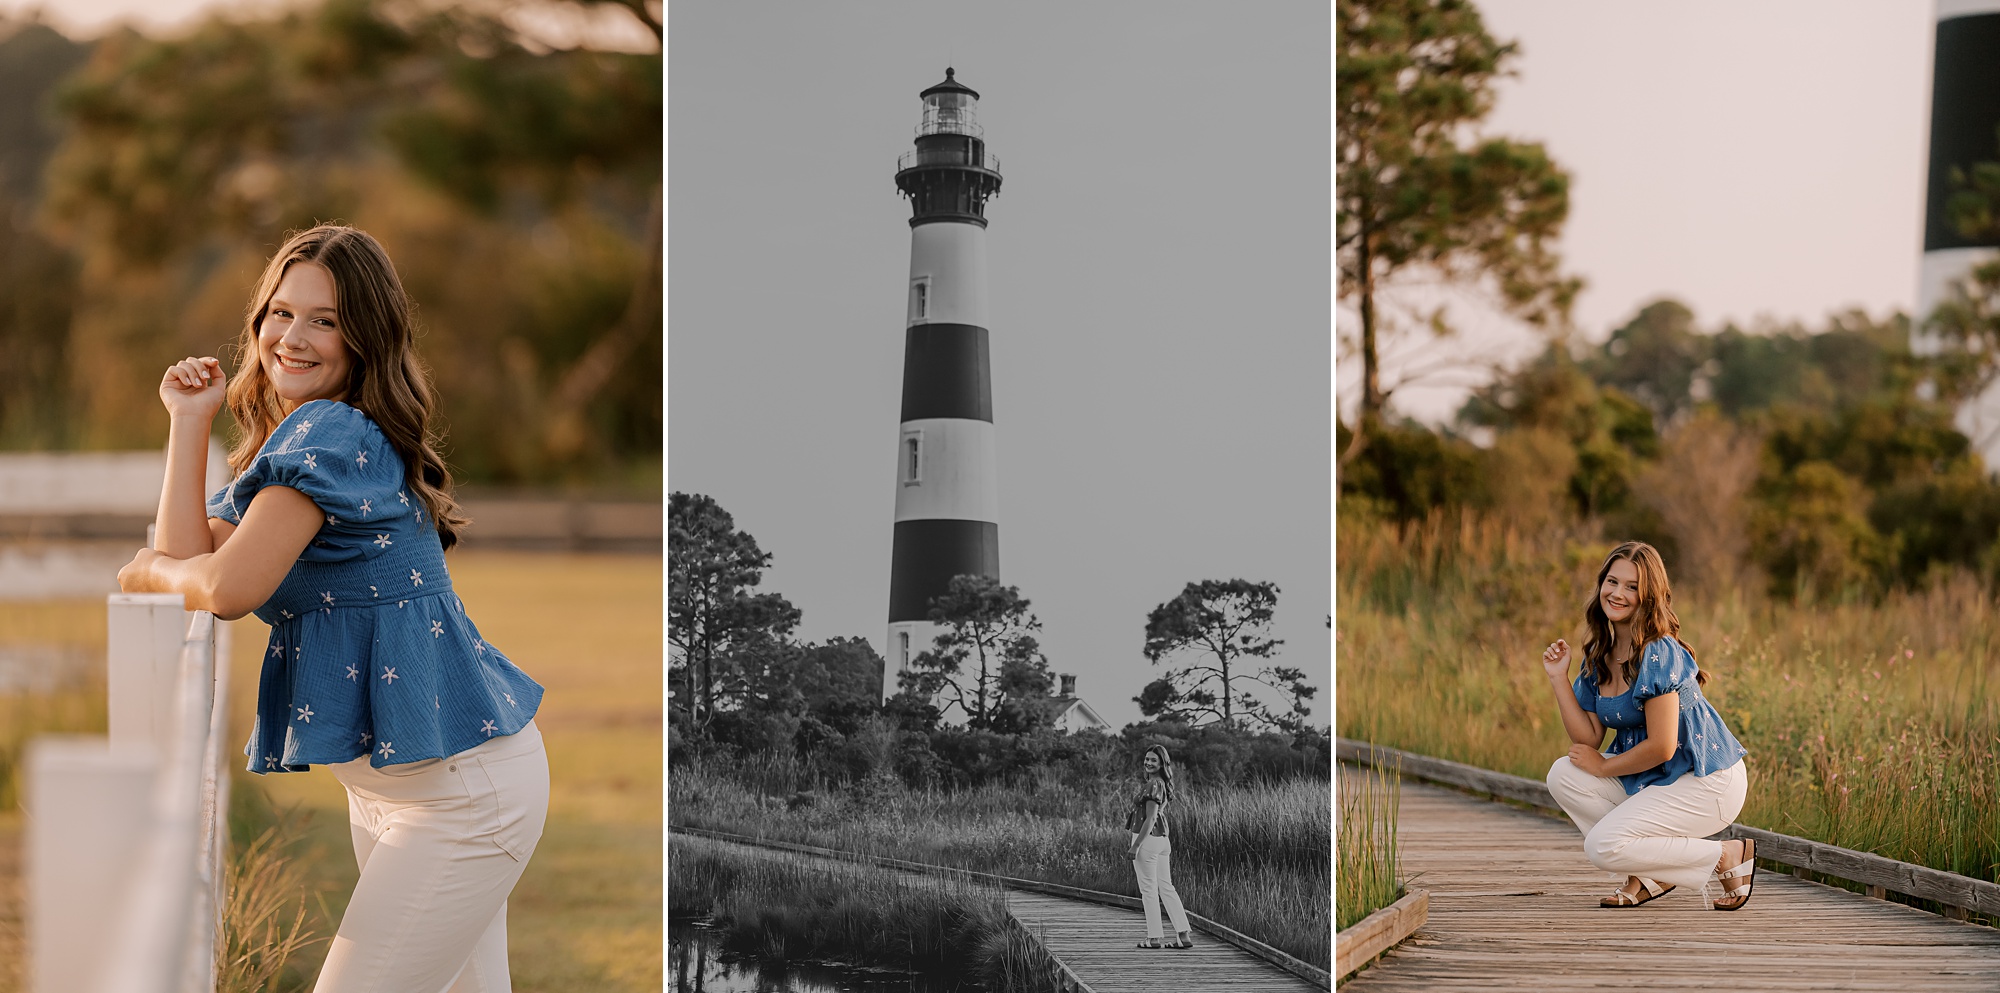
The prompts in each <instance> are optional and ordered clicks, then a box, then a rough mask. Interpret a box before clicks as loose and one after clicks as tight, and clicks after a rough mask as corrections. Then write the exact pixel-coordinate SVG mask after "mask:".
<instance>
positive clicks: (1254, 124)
mask: <svg viewBox="0 0 2000 993" xmlns="http://www.w3.org/2000/svg"><path fill="white" fill-rule="evenodd" d="M1315 6H1316V5H1311V4H1307V5H1285V6H1283V7H1282V8H1281V7H1280V6H1279V5H1249V6H1232V5H1218V4H1212V3H1156V2H1125V3H1091V4H1073V3H1064V2H1042V3H1009V4H973V3H956V4H954V3H935V2H930V3H901V4H896V3H880V4H870V5H865V6H854V5H840V4H828V5H822V4H793V5H788V6H783V7H777V6H772V5H759V4H677V5H674V6H672V7H671V8H670V10H669V21H668V108H667V116H668V214H667V231H668V259H667V262H668V277H667V282H668V298H667V307H668V391H667V400H668V449H667V459H668V464H667V474H668V480H667V482H668V486H669V488H670V489H672V490H676V491H688V492H695V493H705V494H708V495H710V496H712V497H714V498H715V499H716V500H717V501H718V502H719V503H720V504H721V505H722V506H723V507H724V508H725V509H727V510H728V511H729V512H730V513H732V514H733V515H734V517H735V520H736V523H737V525H738V527H739V528H741V529H743V530H745V531H748V532H749V533H750V534H752V535H753V536H755V538H756V539H757V541H758V543H759V545H760V546H761V547H762V548H763V549H764V550H765V551H767V552H770V553H772V555H773V556H774V565H773V568H771V569H770V570H769V571H768V572H767V573H766V574H765V576H764V583H763V587H762V588H765V589H772V590H776V591H778V592H780V593H783V594H784V595H785V596H786V597H788V598H790V599H791V601H792V602H793V603H794V604H796V605H797V606H799V607H800V608H801V609H802V610H803V612H804V619H803V623H802V624H801V626H800V629H799V633H800V634H801V636H803V637H805V638H809V639H812V640H821V639H824V638H828V637H834V636H852V635H859V636H863V637H866V638H868V639H869V641H870V642H872V643H873V644H874V645H875V646H876V648H877V650H878V651H879V650H881V649H882V647H883V644H882V643H883V640H884V637H885V628H886V625H887V617H888V587H889V552H890V539H891V535H892V527H893V515H894V501H895V485H896V480H895V454H896V453H895V447H896V442H897V436H898V418H899V398H900V390H901V376H902V350H903V325H904V298H905V293H906V292H907V291H906V289H905V286H906V282H907V279H908V272H909V251H910V248H909V246H910V229H909V226H908V221H909V216H910V210H909V205H908V203H907V201H904V200H903V199H901V197H900V196H899V194H898V193H897V191H896V188H895V184H894V174H895V162H896V157H897V155H899V154H900V153H902V152H903V151H905V150H907V149H909V148H910V147H911V141H912V138H913V130H914V128H915V126H916V124H917V121H918V116H919V111H920V108H921V104H920V101H919V98H918V92H919V91H921V90H923V89H924V88H926V87H928V86H930V85H932V84H934V83H937V82H940V81H942V80H943V78H944V70H945V68H946V66H948V65H949V66H952V67H954V68H955V69H956V70H957V78H958V79H959V81H960V82H963V83H965V84H966V85H968V86H970V87H972V88H973V89H975V90H977V91H979V93H980V94H981V97H982V99H981V101H980V105H979V114H980V121H981V123H982V124H983V126H984V127H985V137H986V140H987V143H988V145H987V147H988V150H989V151H990V152H992V153H993V154H995V155H997V156H999V158H1000V161H1001V169H1000V171H1001V173H1002V175H1003V177H1004V185H1003V187H1002V189H1001V192H1000V195H999V196H998V198H997V199H995V200H994V201H993V202H991V203H990V204H989V205H988V207H987V211H986V216H987V219H988V220H989V222H990V226H989V228H988V232H987V237H988V252H989V262H988V272H987V278H988V286H989V291H990V294H991V298H992V319H991V322H992V327H991V328H990V331H991V334H992V338H991V341H992V346H991V347H992V363H993V398H994V399H993V404H994V421H995V426H996V431H997V437H998V471H999V479H1000V482H999V503H1000V520H999V533H1000V573H1001V580H1002V582H1004V583H1007V584H1009V585H1014V586H1018V587H1019V588H1020V590H1021V593H1022V595H1024V596H1025V597H1027V598H1028V599H1029V600H1030V602H1031V604H1032V608H1033V610H1034V613H1035V614H1036V615H1037V616H1038V617H1039V618H1040V620H1041V622H1042V624H1043V634H1042V638H1041V642H1042V646H1043V648H1044V650H1045V652H1046V653H1047V655H1048V656H1049V659H1050V663H1051V667H1052V669H1054V670H1055V671H1056V672H1058V673H1074V674H1076V675H1077V676H1078V684H1077V689H1078V694H1079V695H1080V696H1081V697H1082V698H1083V699H1084V700H1085V701H1087V702H1088V703H1090V705H1091V706H1092V707H1093V708H1094V709H1095V710H1096V711H1097V712H1098V713H1099V714H1101V715H1102V716H1103V717H1104V718H1105V719H1106V720H1107V721H1109V722H1110V723H1111V724H1112V725H1113V726H1114V727H1117V726H1121V725H1123V724H1126V723H1129V722H1131V721H1134V720H1138V719H1139V716H1140V715H1139V712H1138V708H1137V706H1136V705H1135V704H1134V703H1133V702H1132V701H1131V698H1132V697H1133V696H1135V695H1137V693H1138V692H1139V690H1140V688H1141V687H1142V686H1144V684H1145V683H1147V682H1148V681H1150V680H1151V679H1153V678H1154V677H1155V674H1156V673H1155V669H1154V667H1153V666H1152V665H1151V664H1149V663H1148V662H1147V661H1146V659H1145V658H1144V656H1143V654H1142V652H1141V649H1142V647H1143V645H1144V641H1145V634H1144V632H1145V622H1146V615H1147V613H1148V612H1149V611H1150V610H1152V609H1153V608H1154V607H1155V606H1157V605H1159V604H1161V603H1164V602H1166V601H1168V600H1171V599H1172V598H1173V597H1174V596H1176V595H1177V594H1178V593H1179V592H1180V590H1181V588H1182V587H1183V586H1185V585H1186V584H1187V583H1189V582H1194V581H1198V580H1203V579H1229V578H1237V577H1240V578H1244V579H1249V580H1252V581H1271V582H1275V583H1276V584H1277V585H1278V587H1279V589H1280V591H1281V592H1280V596H1279V601H1278V608H1277V618H1276V622H1275V631H1274V633H1275V634H1276V636H1277V637H1279V638H1282V639H1284V640H1285V645H1284V647H1283V648H1282V649H1281V650H1280V657H1279V658H1278V659H1277V661H1278V662H1279V663H1280V664H1285V665H1291V666H1297V667H1300V668H1304V669H1306V670H1307V671H1308V672H1309V673H1311V674H1312V678H1311V682H1312V683H1313V684H1314V685H1317V686H1319V687H1320V696H1319V702H1318V704H1317V705H1316V706H1315V708H1314V713H1313V715H1312V717H1311V718H1310V719H1311V720H1312V722H1313V723H1315V724H1321V725H1323V724H1325V723H1327V722H1328V721H1329V719H1330V708H1329V706H1328V701H1327V696H1326V695H1327V693H1328V692H1330V689H1329V688H1328V687H1329V685H1330V682H1331V680H1330V679H1329V678H1328V677H1329V670H1330V666H1331V654H1330V650H1331V635H1330V632H1329V631H1328V630H1327V628H1326V617H1327V613H1328V610H1329V606H1328V604H1329V602H1330V600H1331V581H1330V573H1331V557H1332V552H1331V530H1330V516H1331V514H1330V508H1331V485H1330V480H1331V467H1330V457H1329V454H1328V453H1329V447H1330V441H1331V435H1330V428H1331V418H1330V414H1331V410H1332V394H1331V383H1330V380H1331V375H1330V373H1331V366H1332V351H1331V341H1330V337H1329V335H1328V333H1327V329H1328V327H1329V323H1330V321H1331V296H1332V282H1331V276H1330V271H1329V266H1330V264H1331V254H1330V247H1329V242H1328V237H1329V231H1330V227H1329V223H1330V222H1329V210H1330V204H1331V201H1330V188H1331V185H1330V184H1331V181H1330V174H1329V171H1328V168H1327V164H1326V163H1327V161H1328V160H1327V154H1328V153H1327V149H1328V147H1329V142H1330V140H1331V119H1330V112H1331V111H1330V105H1329V103H1328V97H1329V86H1328V80H1329V79H1330V73H1331V62H1330V46H1329V44H1328V41H1327V39H1328V37H1329V30H1330V27H1329V22H1328V20H1327V15H1326V14H1325V12H1324V11H1319V10H1315V9H1314V7H1315Z"/></svg>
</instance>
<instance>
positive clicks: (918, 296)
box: [910, 276, 931, 324]
mask: <svg viewBox="0 0 2000 993" xmlns="http://www.w3.org/2000/svg"><path fill="white" fill-rule="evenodd" d="M930 319H931V278H930V277H929V276H919V277H917V278H916V279H914V280H911V282H910V323H912V324H922V323H923V322H925V321H928V320H930Z"/></svg>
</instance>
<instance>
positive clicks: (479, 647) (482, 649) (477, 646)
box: [472, 638, 486, 655]
mask: <svg viewBox="0 0 2000 993" xmlns="http://www.w3.org/2000/svg"><path fill="white" fill-rule="evenodd" d="M472 648H473V650H474V651H477V652H478V653H479V654H481V655H484V654H486V642H484V641H482V640H480V639H478V638H474V639H472Z"/></svg>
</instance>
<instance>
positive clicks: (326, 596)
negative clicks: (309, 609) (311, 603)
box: [319, 590, 333, 603]
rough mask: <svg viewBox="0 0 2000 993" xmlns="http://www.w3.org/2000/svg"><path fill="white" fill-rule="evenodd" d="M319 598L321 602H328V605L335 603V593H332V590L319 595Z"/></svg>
mask: <svg viewBox="0 0 2000 993" xmlns="http://www.w3.org/2000/svg"><path fill="white" fill-rule="evenodd" d="M319 598H320V599H321V600H324V601H326V602H327V603H332V602H333V591H331V590H328V591H326V592H323V593H321V594H320V595H319Z"/></svg>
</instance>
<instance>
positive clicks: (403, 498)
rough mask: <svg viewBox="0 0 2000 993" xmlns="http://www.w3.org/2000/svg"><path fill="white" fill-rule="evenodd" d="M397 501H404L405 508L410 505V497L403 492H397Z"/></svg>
mask: <svg viewBox="0 0 2000 993" xmlns="http://www.w3.org/2000/svg"><path fill="white" fill-rule="evenodd" d="M396 499H398V500H401V501H403V506H405V507H407V506H409V505H410V495H409V494H408V493H405V492H403V491H402V490H397V491H396Z"/></svg>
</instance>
